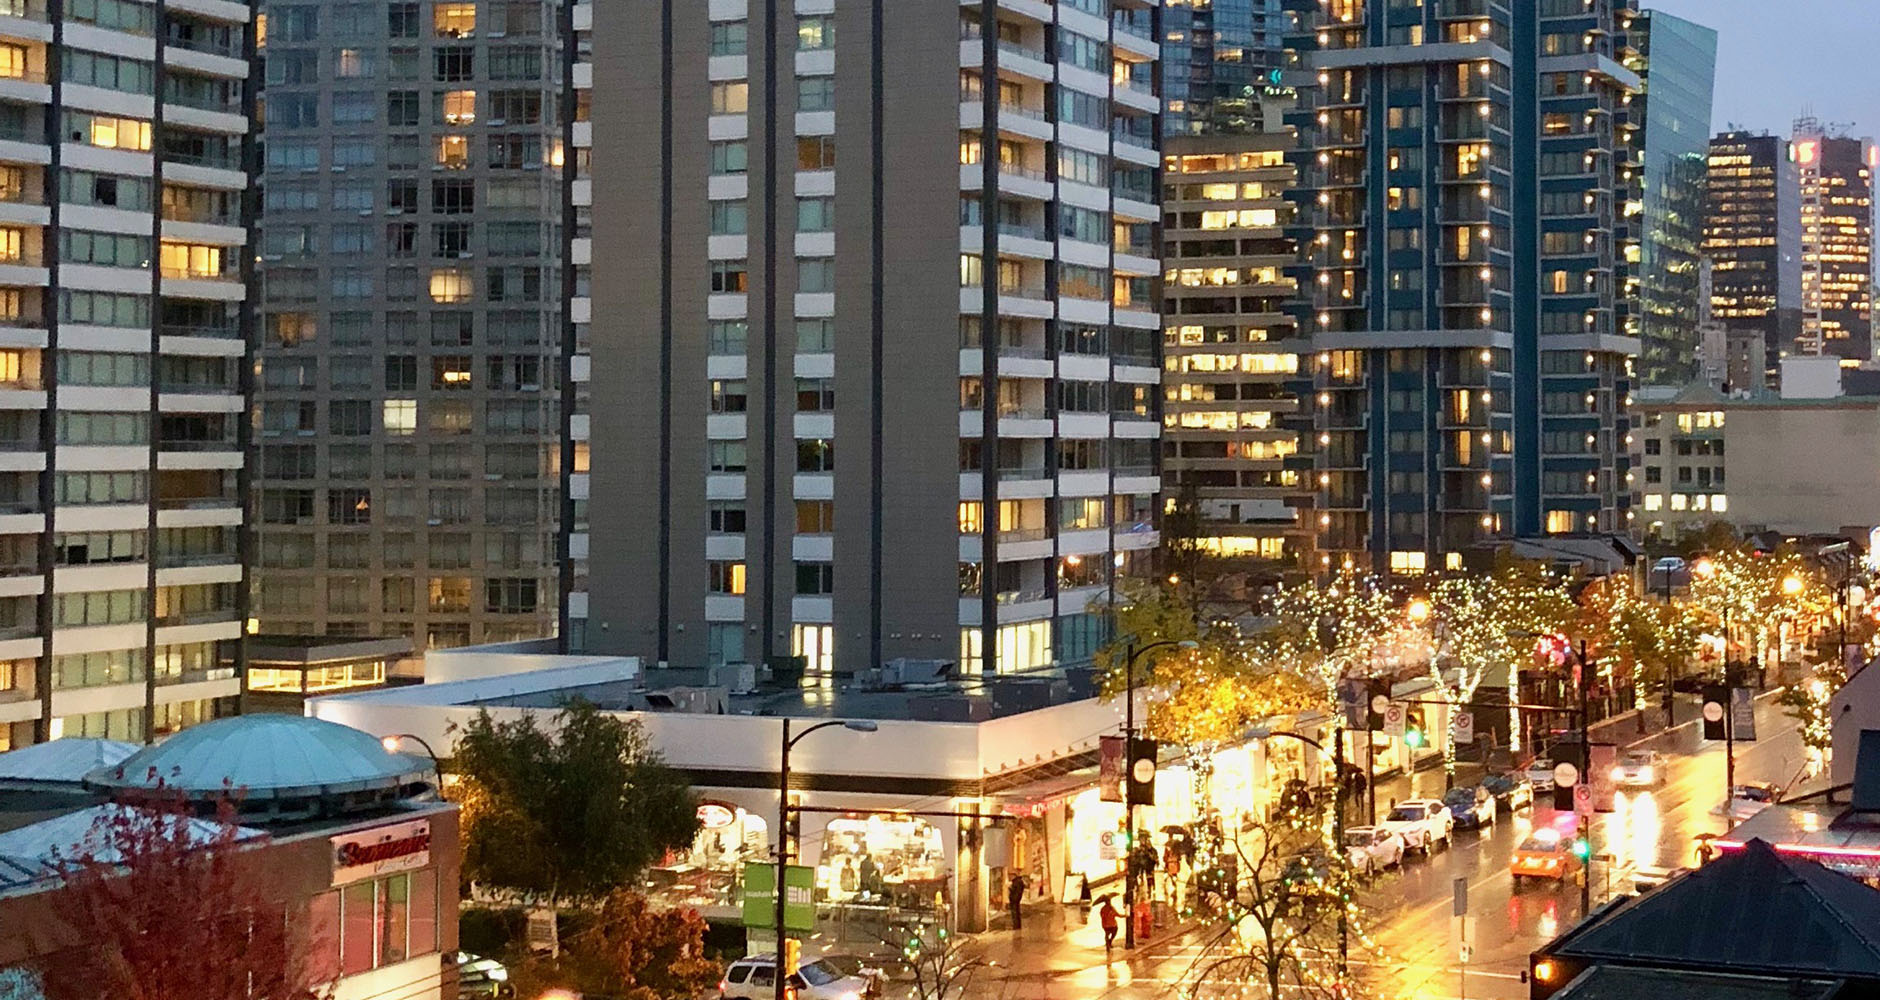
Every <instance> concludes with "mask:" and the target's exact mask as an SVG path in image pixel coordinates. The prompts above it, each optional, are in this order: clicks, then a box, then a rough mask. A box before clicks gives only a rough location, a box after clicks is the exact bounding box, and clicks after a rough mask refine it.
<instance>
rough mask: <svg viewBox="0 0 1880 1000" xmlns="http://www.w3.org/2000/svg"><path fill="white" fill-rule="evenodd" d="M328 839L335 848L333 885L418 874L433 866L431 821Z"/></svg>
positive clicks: (345, 834)
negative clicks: (388, 876) (417, 872)
mask: <svg viewBox="0 0 1880 1000" xmlns="http://www.w3.org/2000/svg"><path fill="white" fill-rule="evenodd" d="M329 839H330V841H331V843H332V845H333V884H334V885H345V884H346V883H348V882H357V881H359V880H360V879H368V878H374V877H377V876H379V875H390V874H392V873H393V872H408V871H415V870H416V869H419V868H423V867H425V866H427V865H429V864H430V863H431V821H430V820H428V819H419V820H412V821H410V822H408V823H393V824H391V825H389V826H375V827H373V828H372V829H370V830H354V831H352V832H350V833H342V834H340V835H338V836H336V837H332V838H329Z"/></svg>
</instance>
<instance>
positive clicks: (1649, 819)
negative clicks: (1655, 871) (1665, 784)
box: [1600, 791, 1664, 865]
mask: <svg viewBox="0 0 1880 1000" xmlns="http://www.w3.org/2000/svg"><path fill="white" fill-rule="evenodd" d="M1603 825H1604V827H1605V829H1604V831H1603V832H1604V833H1605V837H1604V838H1603V839H1604V841H1605V842H1604V843H1603V844H1601V845H1600V846H1601V847H1603V848H1604V849H1605V853H1608V854H1611V855H1612V856H1613V859H1614V862H1615V863H1617V864H1620V865H1655V864H1657V863H1658V838H1659V837H1660V836H1661V835H1662V834H1663V833H1664V820H1663V817H1662V816H1661V815H1660V814H1659V812H1658V799H1657V798H1656V797H1654V796H1653V795H1652V793H1651V792H1648V791H1646V792H1619V793H1617V794H1615V795H1614V796H1613V800H1612V812H1611V814H1609V815H1608V816H1606V817H1605V823H1604V824H1603Z"/></svg>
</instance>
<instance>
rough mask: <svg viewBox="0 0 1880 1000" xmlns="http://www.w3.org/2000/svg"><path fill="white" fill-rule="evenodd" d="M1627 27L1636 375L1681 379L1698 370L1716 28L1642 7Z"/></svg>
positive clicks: (1649, 381) (1654, 381) (1668, 381)
mask: <svg viewBox="0 0 1880 1000" xmlns="http://www.w3.org/2000/svg"><path fill="white" fill-rule="evenodd" d="M1635 27H1639V28H1640V29H1641V30H1639V32H1638V36H1639V53H1640V56H1639V58H1638V59H1637V60H1636V61H1635V63H1634V65H1633V68H1634V69H1636V70H1638V72H1639V76H1640V78H1641V79H1642V80H1643V81H1644V92H1643V93H1642V94H1640V95H1638V97H1636V98H1634V99H1633V107H1632V113H1633V117H1634V119H1638V118H1640V117H1642V118H1643V120H1644V123H1645V135H1644V144H1643V145H1644V167H1645V178H1644V186H1645V201H1644V205H1643V206H1642V209H1643V219H1644V226H1643V230H1644V231H1643V234H1642V235H1643V238H1642V239H1641V240H1640V241H1639V266H1638V272H1637V273H1638V300H1639V341H1640V349H1639V380H1640V381H1641V382H1642V383H1644V384H1646V385H1681V384H1683V383H1685V382H1689V381H1691V380H1692V379H1694V378H1696V377H1697V324H1698V307H1699V295H1698V260H1699V258H1700V256H1701V247H1702V244H1703V238H1704V228H1703V227H1704V208H1705V202H1704V187H1705V180H1706V174H1707V172H1708V159H1709V153H1710V101H1711V90H1712V87H1713V86H1714V85H1715V83H1716V75H1717V33H1716V32H1715V31H1714V30H1712V29H1710V28H1706V27H1704V26H1703V25H1700V24H1693V23H1691V22H1690V21H1686V20H1683V19H1682V18H1677V17H1672V16H1671V15H1669V14H1666V13H1664V12H1663V11H1651V10H1648V11H1645V12H1644V13H1643V14H1641V15H1640V16H1639V20H1638V21H1637V22H1636V24H1635ZM1641 104H1642V105H1643V109H1642V114H1641V108H1640V105H1641Z"/></svg>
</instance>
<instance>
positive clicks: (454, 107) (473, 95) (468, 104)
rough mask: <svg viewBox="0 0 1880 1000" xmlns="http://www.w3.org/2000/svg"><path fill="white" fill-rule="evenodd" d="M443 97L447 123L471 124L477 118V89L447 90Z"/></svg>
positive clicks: (445, 121)
mask: <svg viewBox="0 0 1880 1000" xmlns="http://www.w3.org/2000/svg"><path fill="white" fill-rule="evenodd" d="M443 97H444V103H443V106H442V107H443V114H444V123H445V124H446V125H469V124H471V123H472V122H475V121H476V120H477V92H476V91H474V90H446V91H444V94H443Z"/></svg>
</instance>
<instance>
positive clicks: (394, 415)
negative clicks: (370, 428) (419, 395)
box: [380, 399, 418, 435]
mask: <svg viewBox="0 0 1880 1000" xmlns="http://www.w3.org/2000/svg"><path fill="white" fill-rule="evenodd" d="M380 420H381V421H383V423H384V424H385V433H387V434H399V435H402V434H416V433H417V432H418V401H417V400H415V399H388V400H385V401H384V403H383V404H382V405H381V406H380Z"/></svg>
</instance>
